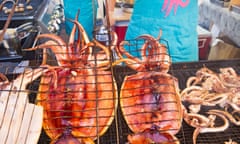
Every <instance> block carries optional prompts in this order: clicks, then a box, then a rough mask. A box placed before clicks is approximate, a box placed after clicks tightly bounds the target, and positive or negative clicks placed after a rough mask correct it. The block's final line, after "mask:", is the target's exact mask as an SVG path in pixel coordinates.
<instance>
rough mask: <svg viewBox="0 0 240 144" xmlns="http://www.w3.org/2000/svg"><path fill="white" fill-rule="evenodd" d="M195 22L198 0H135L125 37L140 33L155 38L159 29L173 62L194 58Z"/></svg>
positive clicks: (129, 37)
mask: <svg viewBox="0 0 240 144" xmlns="http://www.w3.org/2000/svg"><path fill="white" fill-rule="evenodd" d="M177 2H180V3H181V4H180V3H178V4H177ZM171 4H172V6H171ZM184 4H185V5H184ZM164 8H165V9H164ZM197 24H198V4H197V0H149V1H148V0H136V1H135V3H134V10H133V14H132V17H131V20H130V23H129V25H128V29H127V32H126V37H125V39H126V40H131V39H134V38H136V37H138V36H140V35H142V34H150V35H152V36H154V37H155V38H157V36H158V35H159V31H160V29H161V30H162V39H165V40H167V41H168V46H169V53H170V56H171V58H172V61H173V62H183V61H184V62H186V61H197V60H198V36H197ZM132 54H133V55H137V54H136V53H132Z"/></svg>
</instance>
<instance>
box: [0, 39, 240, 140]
mask: <svg viewBox="0 0 240 144" xmlns="http://www.w3.org/2000/svg"><path fill="white" fill-rule="evenodd" d="M141 44H142V43H141ZM141 44H140V45H141ZM133 46H136V45H135V44H134V45H133ZM131 50H134V49H129V51H131ZM135 52H136V51H135ZM149 53H151V52H150V51H149ZM39 57H41V56H39ZM39 57H38V58H39ZM95 58H96V57H95ZM54 61H55V60H52V59H51V60H49V61H48V63H55V62H54ZM95 61H96V59H95ZM39 62H41V60H39V59H38V60H37V61H35V62H31V64H32V65H34V66H29V67H23V68H36V67H38V65H39ZM203 66H206V67H208V68H210V69H212V70H214V71H216V72H217V71H218V69H219V68H222V67H229V66H231V67H233V68H234V69H235V70H236V71H237V72H239V71H240V61H239V60H225V61H203V62H192V63H175V64H172V66H171V68H170V71H169V72H170V73H171V74H172V75H173V76H175V77H176V78H178V81H179V86H180V89H183V88H185V84H186V81H187V78H188V77H190V76H193V75H195V73H196V71H197V70H198V69H200V68H202V67H203ZM0 68H1V67H0ZM157 68H158V67H157ZM2 69H6V71H5V72H3V73H4V74H6V75H7V77H8V78H9V79H14V78H16V75H18V74H12V73H11V74H9V73H8V71H7V69H13V68H12V67H7V68H6V67H4V68H3V67H2ZM83 69H84V67H82V68H76V69H73V71H78V70H79V71H81V70H83ZM154 70H155V69H153V70H149V71H145V72H153V71H154ZM96 71H97V69H95V68H93V71H92V72H93V75H94V76H96V77H94V78H96V79H98V75H97V74H96V73H95V72H96ZM112 72H113V73H110V75H113V76H114V78H115V80H116V85H117V89H118V95H119V94H120V89H121V86H122V84H123V82H124V78H125V77H126V76H127V75H133V74H136V71H133V70H131V69H130V68H129V67H127V66H126V65H124V64H123V65H118V66H115V67H114V69H113V71H112ZM142 72H144V71H142ZM70 73H71V72H70ZM72 74H73V75H75V72H73V73H72ZM82 76H85V77H88V76H89V74H86V75H80V76H79V77H82ZM43 77H45V76H43ZM50 77H51V78H52V77H54V76H53V75H50ZM67 78H68V76H63V79H67ZM98 82H99V83H104V82H101V81H98ZM58 84H59V85H61V82H60V80H59V83H58ZM72 84H76V85H77V84H79V82H76V83H72ZM93 84H95V83H93ZM39 85H40V86H41V85H43V83H42V82H41V79H37V80H35V81H33V82H32V83H31V84H30V85H29V86H28V88H27V89H29V99H30V102H32V103H35V102H38V101H40V99H38V98H36V97H37V95H38V94H39V93H43V91H39V90H38V88H39ZM45 85H46V83H45ZM70 85H71V84H66V85H63V87H68V86H70ZM160 85H161V84H160ZM95 88H96V89H97V87H95ZM96 89H95V90H96ZM79 91H80V90H79ZM110 91H111V89H110ZM45 92H46V91H45ZM88 92H89V91H88ZM91 92H94V93H98V91H97V90H96V91H91ZM94 97H98V94H96V95H94ZM109 100H112V99H109ZM41 101H45V102H50V101H49V100H47V99H41ZM62 101H66V100H62ZM78 101H81V100H79V99H78ZM86 101H87V100H86ZM118 101H120V99H119V97H118ZM120 107H121V106H120V104H119V102H118V106H117V108H115V107H114V108H113V109H114V110H116V114H115V116H114V120H113V121H112V122H111V124H108V125H107V126H108V127H109V128H108V129H107V131H106V132H105V134H104V135H102V136H97V139H96V140H95V143H99V144H118V143H119V144H125V143H126V142H127V136H128V135H129V134H131V133H132V131H131V130H130V129H129V126H128V125H127V123H126V121H125V119H124V116H123V114H122V111H121V109H120ZM105 108H106V109H109V107H105ZM111 108H112V107H111ZM50 110H54V109H50ZM94 110H95V111H97V109H94ZM205 110H207V108H206V109H203V111H205ZM52 118H54V117H52ZM55 118H56V117H55ZM90 118H91V117H90ZM94 118H96V119H98V117H94ZM61 119H62V118H61ZM217 123H219V124H220V123H221V121H220V120H217ZM66 127H67V125H66ZM46 131H48V129H45V130H42V134H41V136H40V139H39V142H38V143H39V144H49V143H50V142H51V140H50V138H49V137H48V136H47V135H46V133H45V132H46ZM193 131H194V129H193V128H192V127H190V126H188V125H187V124H186V123H185V122H183V123H182V127H181V129H180V131H179V132H178V133H177V134H176V136H177V138H178V139H179V141H180V142H181V143H182V144H192V134H193ZM239 133H240V128H239V127H237V126H234V125H232V124H231V125H230V127H229V128H228V129H227V130H226V131H225V132H221V133H206V134H200V135H199V136H198V139H197V143H204V144H205V143H206V144H219V143H224V142H225V141H228V140H229V139H232V140H233V141H236V142H240V137H239Z"/></svg>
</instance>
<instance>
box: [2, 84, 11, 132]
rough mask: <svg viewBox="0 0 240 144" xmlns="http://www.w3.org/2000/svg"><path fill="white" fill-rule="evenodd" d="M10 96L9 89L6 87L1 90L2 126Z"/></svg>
mask: <svg viewBox="0 0 240 144" xmlns="http://www.w3.org/2000/svg"><path fill="white" fill-rule="evenodd" d="M8 97H9V91H5V90H4V89H3V90H2V91H0V128H1V127H2V123H3V119H4V113H5V111H6V107H7V102H8Z"/></svg>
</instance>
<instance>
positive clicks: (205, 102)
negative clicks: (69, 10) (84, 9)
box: [0, 0, 240, 144]
mask: <svg viewBox="0 0 240 144" xmlns="http://www.w3.org/2000/svg"><path fill="white" fill-rule="evenodd" d="M26 2H27V1H26ZM28 5H31V6H33V10H30V11H24V12H23V13H16V14H14V15H13V17H12V21H11V23H10V25H9V27H8V29H10V28H13V29H17V30H19V29H20V30H19V33H20V32H22V31H21V30H22V27H23V29H24V32H22V33H23V35H24V36H23V38H22V39H20V45H21V46H20V47H21V48H20V49H21V51H17V50H16V53H14V54H12V53H10V52H9V49H8V47H6V44H5V45H4V42H3V41H5V39H4V40H3V41H2V42H1V47H0V48H1V49H0V50H1V51H0V88H1V89H0V102H1V103H0V110H1V111H2V113H3V114H1V115H0V116H1V117H0V120H1V121H0V122H1V125H0V126H1V127H0V137H1V138H2V140H3V141H4V142H5V143H19V142H23V143H38V144H49V143H79V142H80V143H88V144H93V143H96V144H126V143H129V144H130V142H129V141H131V142H132V143H133V144H134V142H135V143H172V144H178V143H181V144H193V143H196V144H198V143H199V144H201V143H204V144H219V143H223V144H236V143H240V137H239V133H240V127H239V108H240V107H239V98H238V96H239V76H238V74H239V71H240V61H239V59H224V60H208V54H209V52H210V48H211V47H210V46H211V41H212V37H211V32H210V30H206V29H205V28H203V27H200V26H198V27H197V31H198V46H199V60H198V61H193V62H176V63H172V61H171V58H170V56H169V54H168V50H167V49H168V45H167V44H168V43H169V42H168V41H165V40H162V39H156V38H152V37H151V36H147V37H146V39H140V40H126V42H125V43H121V42H122V41H125V39H124V38H125V33H126V30H127V28H128V24H129V20H130V18H131V14H132V7H131V5H130V6H129V5H124V4H123V3H122V2H121V1H120V2H117V4H116V7H115V10H114V19H115V20H116V22H115V25H114V28H113V29H112V30H113V31H114V32H115V34H116V35H114V34H112V33H110V35H109V37H110V41H109V43H107V44H106V43H101V42H99V41H97V40H93V41H91V42H88V41H87V40H86V37H84V36H85V33H84V29H82V28H81V25H80V24H79V25H80V26H79V25H77V24H78V23H77V22H75V24H76V26H77V27H75V28H76V29H77V30H79V31H81V32H79V33H80V34H78V33H77V32H76V33H74V35H75V38H76V43H75V41H74V40H73V41H71V40H72V39H71V37H69V36H67V35H66V33H65V31H64V25H63V22H64V20H65V19H64V16H63V15H62V11H63V6H62V5H61V3H57V2H55V1H51V0H44V1H34V0H32V1H30V2H29V3H26V4H25V6H28ZM1 16H2V17H0V26H1V28H3V27H4V24H5V22H6V21H7V17H8V15H7V14H5V13H4V12H1ZM0 34H1V32H0ZM48 34H51V36H49V35H48ZM108 34H109V33H108ZM53 35H56V36H59V37H55V36H53ZM114 36H117V38H116V37H114ZM36 37H40V38H44V39H43V40H36ZM48 38H51V39H50V40H48ZM68 38H69V39H68ZM63 41H66V43H65V42H63ZM71 42H73V43H71ZM120 43H121V44H124V46H122V45H120ZM143 45H147V46H146V47H145V48H144V47H142V46H143ZM31 47H34V48H32V49H29V48H31ZM46 47H47V48H49V49H47V48H46ZM82 47H83V49H82ZM93 48H96V49H93ZM140 48H142V49H140ZM127 50H132V51H139V52H140V53H141V56H142V57H133V56H131V55H130V54H128V53H127ZM14 52H15V51H14ZM115 56H117V57H115ZM5 96H7V98H6V97H5ZM12 97H14V98H12ZM17 97H18V98H17ZM23 98H24V99H25V101H24V104H21V106H19V105H20V103H21V102H20V99H23ZM8 103H9V104H8ZM30 104H31V106H35V107H32V108H30V109H32V110H29V109H28V107H30V106H28V105H30ZM32 104H33V105H32ZM19 108H21V110H18V109H19ZM41 108H42V109H41ZM34 109H36V111H35V112H34ZM17 112H19V113H20V114H18V113H17ZM8 113H9V114H8ZM34 114H35V115H34ZM7 115H10V116H7ZM25 115H28V116H25ZM37 115H38V117H37ZM18 116H19V118H20V117H21V119H22V120H20V122H18V124H15V121H16V119H17V118H18ZM34 118H35V119H34ZM41 118H42V119H41ZM25 119H28V121H27V120H25ZM23 123H24V124H23ZM33 125H34V126H38V127H34V126H33ZM16 127H17V128H16ZM25 127H27V128H26V129H27V130H26V131H25V129H24V128H25ZM31 128H32V129H31ZM12 129H15V130H16V131H15V132H13V130H12ZM4 132H5V134H4ZM10 137H11V139H10ZM15 137H16V138H15Z"/></svg>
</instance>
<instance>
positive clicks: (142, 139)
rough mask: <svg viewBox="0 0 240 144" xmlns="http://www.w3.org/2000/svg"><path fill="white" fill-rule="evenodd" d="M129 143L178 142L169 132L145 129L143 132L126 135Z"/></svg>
mask: <svg viewBox="0 0 240 144" xmlns="http://www.w3.org/2000/svg"><path fill="white" fill-rule="evenodd" d="M128 142H129V144H153V143H161V144H180V143H179V141H178V139H177V138H176V137H175V136H174V135H171V134H169V133H164V132H163V133H160V132H158V131H149V130H146V131H145V132H143V133H136V134H132V135H128Z"/></svg>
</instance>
